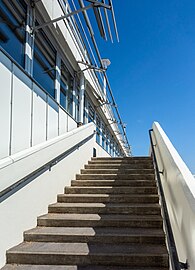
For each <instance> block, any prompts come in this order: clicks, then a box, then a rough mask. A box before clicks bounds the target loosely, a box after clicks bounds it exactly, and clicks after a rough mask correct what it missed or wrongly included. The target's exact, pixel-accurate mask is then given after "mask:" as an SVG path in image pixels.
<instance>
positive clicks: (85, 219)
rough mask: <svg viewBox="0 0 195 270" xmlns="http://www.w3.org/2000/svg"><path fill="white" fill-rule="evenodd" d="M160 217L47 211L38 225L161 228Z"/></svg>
mask: <svg viewBox="0 0 195 270" xmlns="http://www.w3.org/2000/svg"><path fill="white" fill-rule="evenodd" d="M162 224H163V221H162V217H161V216H160V215H159V216H156V215H146V216H145V215H142V216H136V215H127V214H126V215H118V214H114V215H111V214H105V215H104V214H101V215H98V214H56V213H49V214H46V215H43V216H40V217H38V219H37V225H38V226H47V227H132V228H138V227H140V228H162Z"/></svg>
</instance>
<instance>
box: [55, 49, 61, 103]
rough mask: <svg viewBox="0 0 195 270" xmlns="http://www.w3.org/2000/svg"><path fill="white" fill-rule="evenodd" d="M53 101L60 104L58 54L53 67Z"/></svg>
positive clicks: (59, 59)
mask: <svg viewBox="0 0 195 270" xmlns="http://www.w3.org/2000/svg"><path fill="white" fill-rule="evenodd" d="M55 71H56V74H55V100H56V101H57V102H58V104H60V77H61V58H60V56H59V53H57V55H56V66H55Z"/></svg>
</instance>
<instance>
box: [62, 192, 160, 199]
mask: <svg viewBox="0 0 195 270" xmlns="http://www.w3.org/2000/svg"><path fill="white" fill-rule="evenodd" d="M58 196H60V197H61V196H62V197H93V198H97V197H98V198H99V197H103V198H108V197H109V198H113V197H114V198H116V197H118V198H120V197H121V195H118V194H85V193H83V194H68V193H66V194H59V195H58ZM123 197H140V198H141V197H159V195H158V194H123Z"/></svg>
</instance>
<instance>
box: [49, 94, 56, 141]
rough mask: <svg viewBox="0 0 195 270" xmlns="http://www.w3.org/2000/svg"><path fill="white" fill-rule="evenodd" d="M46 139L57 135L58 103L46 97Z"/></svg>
mask: <svg viewBox="0 0 195 270" xmlns="http://www.w3.org/2000/svg"><path fill="white" fill-rule="evenodd" d="M47 110H48V112H47V140H49V139H52V138H54V137H56V136H58V112H59V108H58V105H57V104H56V103H55V101H53V100H52V99H51V98H50V97H48V108H47Z"/></svg>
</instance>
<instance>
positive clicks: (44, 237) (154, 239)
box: [24, 234, 165, 244]
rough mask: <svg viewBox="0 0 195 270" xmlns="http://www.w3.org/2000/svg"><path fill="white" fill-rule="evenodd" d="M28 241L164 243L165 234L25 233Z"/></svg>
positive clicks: (25, 238)
mask: <svg viewBox="0 0 195 270" xmlns="http://www.w3.org/2000/svg"><path fill="white" fill-rule="evenodd" d="M24 240H25V241H27V242H55V243H57V242H59V243H88V242H90V243H101V244H102V243H113V244H117V243H122V244H124V243H134V244H148V243H149V244H164V242H165V237H163V236H160V235H158V236H147V235H143V236H137V235H132V236H131V235H124V236H121V235H110V236H108V235H93V236H87V235H49V234H24Z"/></svg>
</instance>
